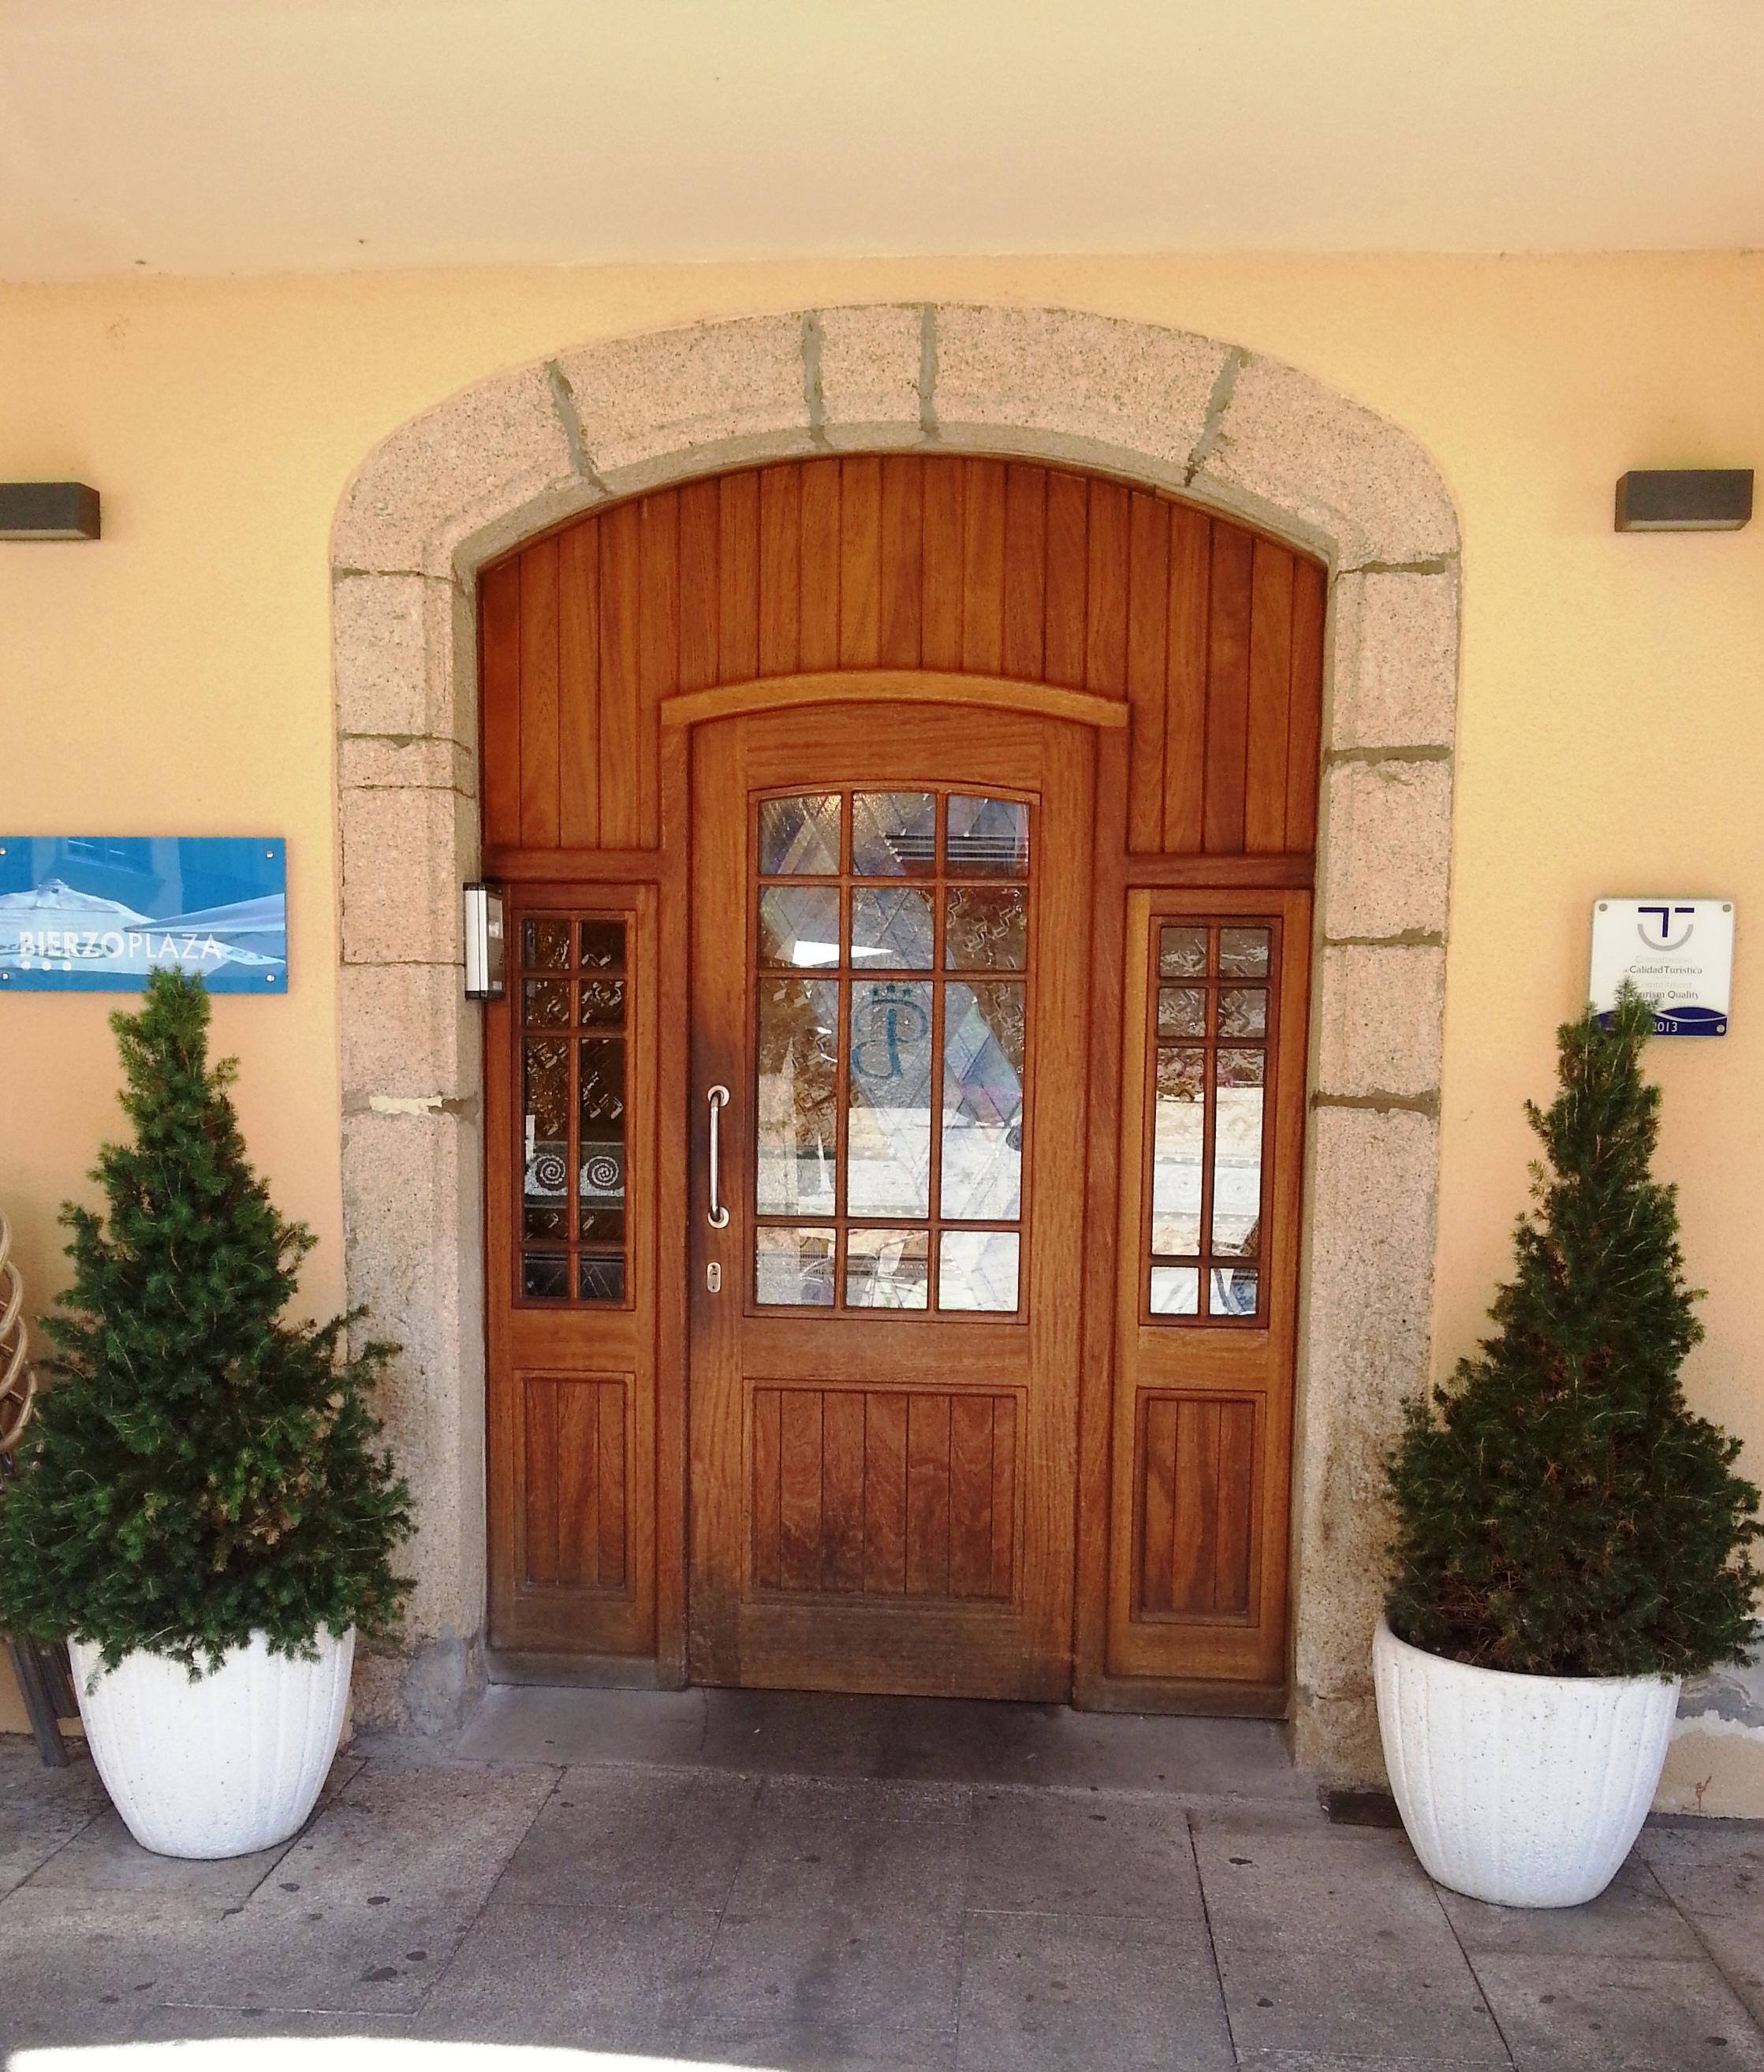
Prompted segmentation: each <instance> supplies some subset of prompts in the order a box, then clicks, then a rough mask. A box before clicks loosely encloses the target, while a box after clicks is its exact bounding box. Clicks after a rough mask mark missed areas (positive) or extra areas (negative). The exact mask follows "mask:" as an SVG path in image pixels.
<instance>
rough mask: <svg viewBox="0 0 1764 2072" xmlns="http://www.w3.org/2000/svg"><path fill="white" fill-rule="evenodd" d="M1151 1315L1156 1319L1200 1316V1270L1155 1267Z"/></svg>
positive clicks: (1181, 1267) (1195, 1267)
mask: <svg viewBox="0 0 1764 2072" xmlns="http://www.w3.org/2000/svg"><path fill="white" fill-rule="evenodd" d="M1151 1313H1152V1314H1153V1316H1154V1317H1195V1316H1199V1313H1200V1268H1199V1267H1198V1266H1154V1267H1153V1268H1152V1285H1151Z"/></svg>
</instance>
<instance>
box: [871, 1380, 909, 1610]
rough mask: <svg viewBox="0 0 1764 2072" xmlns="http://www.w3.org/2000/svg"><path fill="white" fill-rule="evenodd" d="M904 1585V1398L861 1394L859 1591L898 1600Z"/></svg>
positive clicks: (881, 1393) (875, 1391)
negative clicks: (861, 1572) (861, 1579)
mask: <svg viewBox="0 0 1764 2072" xmlns="http://www.w3.org/2000/svg"><path fill="white" fill-rule="evenodd" d="M906 1587H907V1398H906V1397H905V1396H902V1395H898V1394H896V1393H894V1392H892V1391H884V1390H882V1389H871V1390H869V1391H867V1392H866V1394H865V1396H864V1588H865V1589H866V1590H867V1591H869V1592H870V1593H872V1594H874V1595H877V1596H891V1597H898V1596H899V1595H900V1594H901V1593H903V1591H904V1590H905V1589H906Z"/></svg>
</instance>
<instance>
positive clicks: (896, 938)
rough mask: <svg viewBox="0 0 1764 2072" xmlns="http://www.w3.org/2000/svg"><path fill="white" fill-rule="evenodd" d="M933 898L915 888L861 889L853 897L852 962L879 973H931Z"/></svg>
mask: <svg viewBox="0 0 1764 2072" xmlns="http://www.w3.org/2000/svg"><path fill="white" fill-rule="evenodd" d="M851 960H852V962H853V964H857V965H859V966H861V967H865V968H869V969H871V970H877V971H890V970H893V971H929V970H930V969H931V900H930V898H929V896H928V895H927V894H925V893H923V892H920V891H919V890H915V888H913V887H911V886H901V887H900V889H899V890H898V891H897V890H895V889H894V886H874V885H871V886H864V885H860V886H858V887H857V890H855V891H854V892H853V894H852V895H851Z"/></svg>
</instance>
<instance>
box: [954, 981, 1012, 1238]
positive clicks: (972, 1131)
mask: <svg viewBox="0 0 1764 2072" xmlns="http://www.w3.org/2000/svg"><path fill="white" fill-rule="evenodd" d="M1023 1039H1024V1028H1023V988H1022V986H1021V985H1015V984H1013V983H1011V982H1010V981H1009V980H1000V979H976V980H972V982H971V983H968V984H957V983H956V981H954V980H952V981H951V982H950V984H949V985H948V986H946V987H945V989H944V1176H943V1190H942V1191H943V1204H942V1208H943V1213H944V1215H946V1216H956V1217H979V1216H985V1217H997V1218H999V1219H1003V1218H1005V1217H1014V1216H1016V1215H1018V1214H1020V1213H1021V1211H1022V1181H1023Z"/></svg>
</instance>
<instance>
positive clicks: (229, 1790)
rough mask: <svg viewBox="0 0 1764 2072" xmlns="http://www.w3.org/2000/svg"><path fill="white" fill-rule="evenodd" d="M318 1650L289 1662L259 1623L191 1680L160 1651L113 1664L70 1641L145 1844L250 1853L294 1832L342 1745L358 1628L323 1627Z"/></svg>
mask: <svg viewBox="0 0 1764 2072" xmlns="http://www.w3.org/2000/svg"><path fill="white" fill-rule="evenodd" d="M318 1649H319V1659H318V1660H317V1661H316V1662H291V1661H290V1659H288V1657H287V1656H286V1655H272V1654H271V1653H270V1652H269V1646H268V1645H267V1644H266V1642H265V1639H264V1636H263V1635H262V1634H261V1633H255V1634H253V1635H252V1637H251V1641H250V1644H249V1646H245V1647H235V1648H233V1649H232V1650H230V1651H228V1655H227V1656H226V1658H225V1659H224V1661H223V1662H222V1663H221V1665H220V1669H219V1670H218V1671H216V1672H215V1673H214V1674H213V1675H201V1676H199V1678H198V1679H197V1680H196V1682H195V1683H191V1680H190V1673H189V1671H187V1669H185V1668H184V1667H183V1664H182V1663H177V1662H170V1661H167V1659H166V1658H165V1656H163V1655H143V1654H141V1653H138V1652H137V1653H134V1654H130V1655H125V1656H124V1657H123V1658H122V1660H121V1662H120V1663H118V1664H117V1667H115V1668H114V1669H105V1668H104V1667H101V1651H100V1650H99V1649H97V1648H96V1647H94V1646H91V1645H90V1644H89V1643H88V1642H84V1641H74V1642H71V1643H70V1644H69V1646H68V1655H69V1656H70V1657H71V1659H72V1663H73V1682H74V1688H75V1689H76V1691H77V1692H78V1693H79V1696H80V1718H81V1719H82V1720H84V1722H85V1729H86V1741H87V1745H88V1747H89V1748H90V1749H91V1750H92V1759H93V1762H95V1763H96V1764H97V1766H98V1774H99V1775H100V1776H101V1778H103V1779H104V1782H105V1790H107V1791H108V1792H109V1794H110V1796H111V1798H112V1799H113V1800H114V1801H115V1803H116V1807H117V1811H118V1812H119V1813H120V1814H121V1815H122V1817H123V1819H124V1820H125V1823H127V1825H128V1829H129V1831H130V1834H131V1835H133V1836H134V1838H135V1840H137V1841H138V1843H140V1844H141V1846H142V1848H144V1849H152V1850H154V1851H155V1852H157V1853H158V1855H160V1856H249V1854H250V1853H251V1852H252V1851H253V1850H254V1849H267V1848H271V1847H272V1846H273V1844H276V1843H278V1842H285V1841H286V1840H287V1839H288V1837H289V1836H290V1835H292V1834H294V1833H296V1832H297V1831H298V1829H299V1827H300V1825H301V1823H302V1821H304V1820H305V1819H306V1815H308V1814H309V1813H310V1811H312V1809H313V1806H314V1803H315V1801H316V1800H317V1799H318V1796H319V1789H320V1787H321V1786H323V1783H324V1781H325V1774H326V1772H327V1770H329V1769H330V1768H331V1758H332V1757H334V1756H335V1754H336V1753H337V1739H338V1737H339V1734H341V1733H342V1732H343V1708H344V1706H345V1705H346V1704H347V1702H348V1697H349V1671H350V1667H351V1665H352V1663H353V1662H354V1660H355V1654H356V1636H355V1633H354V1630H350V1631H349V1632H347V1633H346V1634H344V1635H343V1638H342V1639H341V1640H338V1639H335V1638H333V1637H332V1635H331V1634H329V1633H327V1632H321V1633H320V1634H319V1639H318ZM94 1672H96V1674H95V1673H94Z"/></svg>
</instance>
